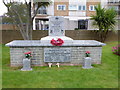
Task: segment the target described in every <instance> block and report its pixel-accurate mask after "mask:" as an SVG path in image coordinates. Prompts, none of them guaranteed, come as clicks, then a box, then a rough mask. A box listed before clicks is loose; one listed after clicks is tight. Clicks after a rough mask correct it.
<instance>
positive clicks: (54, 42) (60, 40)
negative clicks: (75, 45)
mask: <svg viewBox="0 0 120 90" xmlns="http://www.w3.org/2000/svg"><path fill="white" fill-rule="evenodd" d="M50 43H51V44H52V45H54V46H61V45H62V44H63V43H64V41H63V40H62V39H61V38H58V39H57V40H54V39H52V40H51V42H50Z"/></svg>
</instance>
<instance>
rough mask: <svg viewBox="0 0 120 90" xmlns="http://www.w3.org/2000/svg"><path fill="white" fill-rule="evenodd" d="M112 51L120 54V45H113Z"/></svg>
mask: <svg viewBox="0 0 120 90" xmlns="http://www.w3.org/2000/svg"><path fill="white" fill-rule="evenodd" d="M112 52H113V53H114V54H116V55H119V56H120V45H117V46H114V47H112Z"/></svg>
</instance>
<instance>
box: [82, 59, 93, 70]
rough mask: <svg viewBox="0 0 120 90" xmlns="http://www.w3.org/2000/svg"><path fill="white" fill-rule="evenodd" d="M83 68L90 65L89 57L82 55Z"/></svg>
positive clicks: (87, 67)
mask: <svg viewBox="0 0 120 90" xmlns="http://www.w3.org/2000/svg"><path fill="white" fill-rule="evenodd" d="M82 68H84V69H89V68H92V66H91V57H84V61H83V67H82Z"/></svg>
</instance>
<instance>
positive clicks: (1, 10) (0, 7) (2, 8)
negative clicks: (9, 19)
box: [0, 0, 7, 16]
mask: <svg viewBox="0 0 120 90" xmlns="http://www.w3.org/2000/svg"><path fill="white" fill-rule="evenodd" d="M6 12H7V8H6V7H5V5H4V4H3V2H2V0H0V16H1V15H3V14H4V13H6Z"/></svg>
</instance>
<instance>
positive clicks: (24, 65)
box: [21, 58, 32, 71]
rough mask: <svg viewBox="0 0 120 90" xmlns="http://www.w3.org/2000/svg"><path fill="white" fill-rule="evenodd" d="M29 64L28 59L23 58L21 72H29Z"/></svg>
mask: <svg viewBox="0 0 120 90" xmlns="http://www.w3.org/2000/svg"><path fill="white" fill-rule="evenodd" d="M31 70H32V68H31V63H30V59H28V58H25V59H23V68H22V69H21V71H31Z"/></svg>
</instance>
